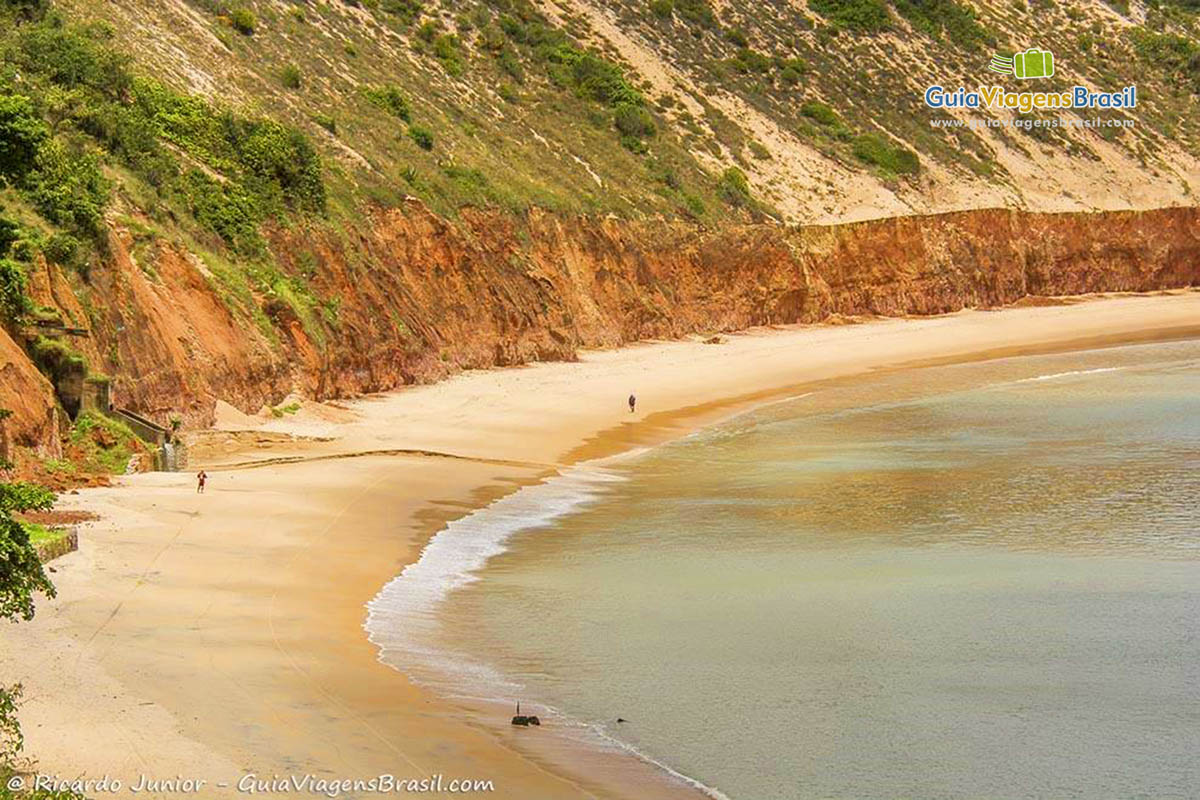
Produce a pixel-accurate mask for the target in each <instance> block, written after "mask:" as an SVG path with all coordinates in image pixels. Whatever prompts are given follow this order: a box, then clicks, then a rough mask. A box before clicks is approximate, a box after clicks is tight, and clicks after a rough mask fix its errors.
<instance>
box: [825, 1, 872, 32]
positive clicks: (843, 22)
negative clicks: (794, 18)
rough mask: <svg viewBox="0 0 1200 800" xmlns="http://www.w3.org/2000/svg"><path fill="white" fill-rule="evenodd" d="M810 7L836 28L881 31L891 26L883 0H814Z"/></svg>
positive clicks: (855, 30)
mask: <svg viewBox="0 0 1200 800" xmlns="http://www.w3.org/2000/svg"><path fill="white" fill-rule="evenodd" d="M808 7H809V8H811V9H812V10H813V11H815V12H817V13H818V14H820V15H821V16H823V17H825V19H827V20H829V21H830V23H832V24H833V26H834V27H835V28H840V29H846V30H850V31H854V32H856V33H879V32H880V31H884V30H887V29H888V28H889V27H890V20H891V18H890V16H889V15H888V10H887V6H886V5H884V4H883V2H882V0H812V2H810V3H809V4H808Z"/></svg>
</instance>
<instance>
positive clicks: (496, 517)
mask: <svg viewBox="0 0 1200 800" xmlns="http://www.w3.org/2000/svg"><path fill="white" fill-rule="evenodd" d="M620 480H623V478H622V477H621V476H620V475H619V474H617V473H616V472H614V471H612V470H609V469H605V468H604V467H603V466H599V465H597V464H594V463H593V464H584V465H581V466H577V467H569V468H566V469H564V470H563V471H562V472H560V473H559V474H558V475H556V476H554V477H552V478H550V479H549V480H546V481H544V482H542V483H538V484H534V485H532V486H526V487H524V488H522V489H520V490H518V491H516V492H513V493H512V494H510V495H506V496H505V497H501V498H500V499H499V500H496V501H494V502H492V503H491V504H489V505H487V506H484V507H483V508H480V509H477V510H476V511H474V512H472V513H470V514H467V515H466V516H465V517H462V518H460V519H457V520H454V521H453V522H450V523H449V524H447V525H446V527H444V528H442V530H440V531H439V532H438V533H437V534H436V535H435V536H434V537H433V538H432V539H430V541H429V543H428V544H427V545H425V549H424V550H422V551H421V557H420V558H419V559H417V560H416V561H415V562H414V563H412V564H409V565H408V566H407V567H405V568H404V570H403V571H402V572H401V573H400V574H399V575H398V576H397V577H395V578H393V579H392V580H391V581H390V582H388V583H387V585H385V586H384V587H383V589H382V590H381V591H380V592H379V594H377V595H376V596H375V598H374V599H373V600H372V601H371V602H370V603H368V604H367V612H368V613H367V621H366V625H365V627H366V629H367V633H368V638H369V639H370V640H371V641H372V642H373V643H374V644H376V645H377V646H378V647H379V648H380V649H381V651H382V653H381V655H382V656H384V657H385V658H384V660H387V659H386V656H388V655H389V654H390V653H398V652H399V653H404V654H406V655H410V656H412V655H415V656H418V657H420V658H421V659H422V660H423V661H426V660H428V658H429V657H431V656H433V655H434V654H435V653H436V650H435V649H433V648H432V647H431V643H432V641H433V635H432V634H433V633H434V628H435V626H436V615H437V611H438V609H439V607H440V605H441V603H442V602H443V601H444V600H445V599H446V598H447V597H448V596H449V594H450V593H451V592H453V591H454V590H455V589H458V588H460V587H462V586H466V585H467V584H469V583H472V582H474V581H475V580H477V579H478V578H477V573H478V572H479V570H481V569H483V567H484V566H485V565H486V564H487V562H488V560H489V559H491V558H493V557H494V556H497V555H500V554H501V553H503V552H504V551H505V550H506V549H507V546H508V541H509V539H510V538H511V537H512V536H513V534H515V533H517V532H519V531H523V530H530V529H535V528H541V527H545V526H547V525H549V524H551V523H552V522H554V521H555V520H557V519H559V518H560V517H564V516H566V515H567V514H571V513H573V512H575V511H578V510H579V509H580V508H582V507H583V506H584V505H586V504H587V503H589V502H590V501H592V500H594V499H596V498H597V497H599V496H600V495H601V494H602V493H603V491H604V487H605V485H606V484H609V483H612V482H614V481H620Z"/></svg>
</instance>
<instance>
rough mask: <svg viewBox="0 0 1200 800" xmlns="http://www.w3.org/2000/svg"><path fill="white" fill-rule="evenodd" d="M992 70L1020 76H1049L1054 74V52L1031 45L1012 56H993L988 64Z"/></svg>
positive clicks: (1002, 73)
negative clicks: (1022, 51)
mask: <svg viewBox="0 0 1200 800" xmlns="http://www.w3.org/2000/svg"><path fill="white" fill-rule="evenodd" d="M988 69H990V70H991V71H992V72H999V73H1000V74H1001V75H1015V76H1016V77H1018V78H1049V77H1050V76H1052V75H1053V74H1054V53H1051V52H1050V51H1049V50H1039V49H1037V48H1036V47H1031V48H1029V49H1028V50H1026V51H1025V52H1024V53H1017V54H1015V55H1014V56H1013V57H1012V58H1008V57H1006V56H1001V55H995V56H992V62H991V63H990V64H988Z"/></svg>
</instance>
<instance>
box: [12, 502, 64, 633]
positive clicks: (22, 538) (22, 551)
mask: <svg viewBox="0 0 1200 800" xmlns="http://www.w3.org/2000/svg"><path fill="white" fill-rule="evenodd" d="M53 505H54V493H53V492H51V491H50V490H49V489H46V488H44V487H42V486H38V485H37V484H33V483H25V482H20V481H19V482H16V483H0V619H9V620H14V621H15V620H17V619H23V620H26V621H28V620H31V619H33V611H34V606H33V595H34V593H35V592H41V593H42V594H44V595H46V596H47V597H54V584H52V583H50V579H49V578H47V577H46V572H45V570H43V569H42V562H41V559H39V558H38V554H37V551H36V550H35V549H34V547H33V544H32V543H31V542H30V541H29V531H27V530H26V529H25V526H24V525H23V524H22V523H20V522H18V521H17V520H15V519H13V514H14V513H17V512H22V511H45V510H47V509H49V508H50V507H51V506H53Z"/></svg>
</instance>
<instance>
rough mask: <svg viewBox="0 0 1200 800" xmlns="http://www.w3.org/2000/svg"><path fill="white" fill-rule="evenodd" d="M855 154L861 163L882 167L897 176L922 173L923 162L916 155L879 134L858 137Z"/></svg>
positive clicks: (855, 141)
mask: <svg viewBox="0 0 1200 800" xmlns="http://www.w3.org/2000/svg"><path fill="white" fill-rule="evenodd" d="M853 152H854V157H855V158H857V159H858V160H859V161H862V162H864V163H866V164H873V165H875V166H877V167H881V168H882V169H884V170H886V171H888V172H891V173H893V174H895V175H916V174H917V173H918V172H920V171H921V162H920V160H919V159H918V158H917V154H916V153H914V152H913V151H911V150H909V149H907V148H905V147H901V146H900V145H897V144H892V143H891V142H890V141H889V140H887V139H886V138H884V137H883V136H880V135H879V134H877V133H864V134H862V135H860V136H856V137H855V138H854V145H853Z"/></svg>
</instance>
